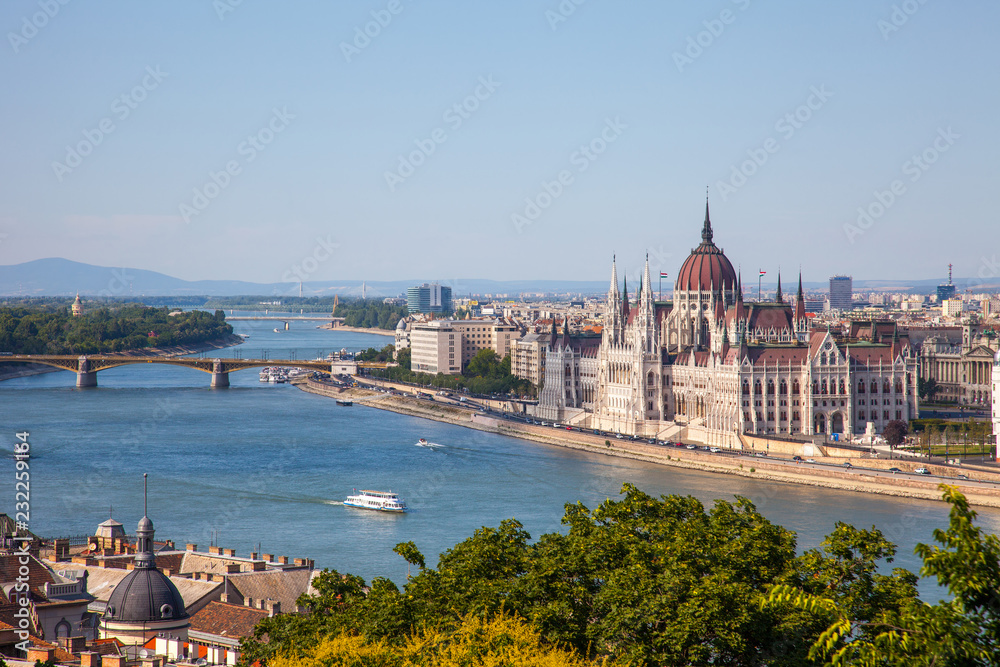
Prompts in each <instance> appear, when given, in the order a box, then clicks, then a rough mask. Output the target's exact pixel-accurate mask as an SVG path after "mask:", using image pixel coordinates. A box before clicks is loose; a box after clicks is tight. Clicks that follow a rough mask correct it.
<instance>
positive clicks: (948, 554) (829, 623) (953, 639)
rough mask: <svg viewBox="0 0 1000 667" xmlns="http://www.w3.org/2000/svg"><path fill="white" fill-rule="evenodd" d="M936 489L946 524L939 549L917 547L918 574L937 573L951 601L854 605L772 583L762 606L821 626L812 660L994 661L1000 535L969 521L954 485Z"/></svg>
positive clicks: (998, 656)
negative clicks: (787, 609) (946, 510)
mask: <svg viewBox="0 0 1000 667" xmlns="http://www.w3.org/2000/svg"><path fill="white" fill-rule="evenodd" d="M940 488H941V490H942V496H943V498H944V500H945V501H946V502H947V503H949V504H950V505H951V512H950V519H949V526H948V528H947V529H946V530H941V529H938V530H935V531H934V540H935V541H936V542H937V543H938V545H939V546H931V545H926V544H918V545H917V547H916V553H917V554H918V555H919V556H920V557H921V558H922V559H923V567H922V568H921V570H920V573H921V574H922V575H923V576H927V577H936V578H937V580H938V583H939V584H941V585H942V586H945V587H946V588H947V589H948V592H949V593H950V594H951V596H952V599H950V600H943V601H941V602H938V603H937V604H935V605H928V604H926V603H922V602H920V601H919V600H917V599H915V598H914V599H912V600H910V601H905V599H903V598H899V597H897V598H896V600H895V601H894V602H893V603H892V604H890V605H885V606H882V607H881V608H878V607H874V608H871V609H866V608H864V607H862V608H860V609H859V608H858V607H857V606H856V605H852V604H851V600H852V598H851V597H849V596H843V595H840V596H837V595H825V594H823V593H818V592H815V591H810V590H807V589H806V588H805V587H801V586H799V587H796V586H793V585H788V584H781V585H778V586H775V587H773V588H772V589H771V591H770V592H769V595H768V598H767V601H766V602H765V605H773V604H778V605H790V606H793V607H795V608H797V609H800V610H802V611H804V612H805V613H807V614H809V615H811V616H812V617H813V618H815V619H817V620H820V621H822V622H823V623H825V624H826V629H825V630H824V631H823V632H822V634H820V635H819V637H818V638H817V639H816V641H815V642H814V643H813V644H812V646H811V647H810V649H809V658H810V659H811V660H813V661H815V662H817V663H819V664H824V665H866V666H868V665H880V666H881V665H885V666H887V667H894V666H899V667H903V666H906V667H909V666H911V665H917V666H922V665H927V666H931V665H955V666H969V667H973V666H979V665H981V666H983V667H986V666H988V665H997V664H1000V642H998V641H997V638H998V637H1000V592H998V591H1000V589H998V587H997V585H996V582H997V581H998V580H1000V539H998V538H997V536H996V535H991V534H988V533H984V532H983V530H982V529H981V528H979V527H977V526H976V525H975V518H976V513H975V512H974V511H972V510H971V509H970V508H969V505H968V502H967V501H966V499H965V497H964V496H962V494H960V493H959V492H958V491H957V490H956V489H955V488H954V487H950V486H947V485H944V484H942V485H941V487H940ZM901 583H902V585H905V584H906V583H907V582H901ZM897 592H898V589H897ZM900 602H901V603H900Z"/></svg>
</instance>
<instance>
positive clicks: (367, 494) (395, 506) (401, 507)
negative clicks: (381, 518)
mask: <svg viewBox="0 0 1000 667" xmlns="http://www.w3.org/2000/svg"><path fill="white" fill-rule="evenodd" d="M344 504H345V505H347V506H348V507H359V508H361V509H365V510H378V511H379V512H405V511H406V503H404V502H403V500H402V499H401V498H400V497H399V496H398V495H397V494H395V493H392V492H391V491H388V492H387V491H359V492H358V494H357V495H354V496H347V500H345V501H344Z"/></svg>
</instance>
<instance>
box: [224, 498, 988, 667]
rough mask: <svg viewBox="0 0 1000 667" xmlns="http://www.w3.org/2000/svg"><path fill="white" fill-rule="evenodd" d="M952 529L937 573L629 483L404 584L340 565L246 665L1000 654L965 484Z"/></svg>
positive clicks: (939, 661)
mask: <svg viewBox="0 0 1000 667" xmlns="http://www.w3.org/2000/svg"><path fill="white" fill-rule="evenodd" d="M941 490H942V497H943V498H944V500H945V501H946V502H947V503H948V504H949V505H950V508H951V511H950V519H949V523H948V526H947V527H945V528H942V529H938V530H936V531H934V544H919V545H918V546H917V547H916V552H917V554H918V555H919V556H920V557H921V558H922V560H923V566H922V568H921V570H920V575H921V576H923V577H930V578H934V579H936V580H937V582H938V583H939V584H940V585H941V586H943V587H944V588H945V589H947V592H948V595H949V597H948V599H945V600H942V601H940V602H937V603H936V604H933V605H932V604H927V603H925V602H923V601H921V600H920V598H919V597H918V594H917V582H918V575H917V574H914V573H912V572H909V571H907V570H905V569H902V568H891V564H892V562H893V558H894V556H895V554H896V546H895V545H894V544H893V543H892V542H890V541H889V540H887V539H886V537H885V536H884V535H883V533H882V532H881V531H879V530H878V529H876V528H874V527H872V528H871V529H859V528H855V527H853V526H851V525H848V524H846V523H837V524H836V526H835V528H834V530H833V532H832V533H830V534H829V535H828V536H827V537H826V538H825V539H824V541H823V542H822V544H821V545H820V546H819V547H818V548H816V549H810V550H807V551H805V552H804V553H802V554H797V551H796V537H795V534H794V533H793V532H792V531H790V530H788V529H786V528H784V527H782V526H780V525H777V524H774V523H771V522H770V521H768V520H767V519H766V518H765V517H764V516H762V515H761V514H760V513H759V512H758V511H757V509H756V507H755V506H754V505H753V504H752V503H751V502H750V501H749V500H747V499H745V498H740V497H737V498H736V500H735V501H734V502H726V501H721V500H720V501H716V503H715V505H714V506H713V507H711V508H710V509H706V508H705V507H704V506H703V505H702V503H701V502H699V501H698V500H696V499H695V498H692V497H690V496H687V497H684V496H678V495H668V496H661V497H659V498H655V497H653V496H650V495H647V494H646V493H643V492H642V491H640V490H639V489H638V488H636V487H634V486H632V485H629V484H625V485H624V487H623V489H622V493H623V495H624V497H623V498H622V499H621V500H610V499H609V500H607V501H605V502H604V503H602V504H601V505H600V506H598V507H597V508H595V509H589V508H587V507H586V506H584V505H583V504H582V503H579V502H578V503H570V504H567V505H566V506H565V514H564V517H563V524H564V525H565V526H566V530H565V532H556V533H547V534H544V535H541V536H540V537H539V538H538V539H537V540H535V541H532V540H531V536H530V535H529V534H528V533H527V532H526V531H525V530H524V527H523V526H522V525H521V524H520V523H519V522H518V521H517V520H515V519H508V520H505V521H503V522H501V523H500V525H499V526H498V527H495V528H491V527H484V528H481V529H479V530H477V531H475V533H474V534H473V535H472V536H471V537H469V538H468V539H466V540H464V541H462V542H460V543H458V544H456V545H455V546H454V547H452V548H451V549H449V550H447V551H446V552H445V553H443V554H441V556H440V558H439V560H438V563H437V566H436V567H430V566H428V564H427V562H426V559H425V558H424V556H423V554H422V553H421V552H420V551H419V550H418V548H417V546H416V545H415V544H414V543H413V542H405V543H401V544H398V545H397V546H396V547H395V549H394V551H395V553H397V554H398V555H400V556H401V557H402V558H404V559H405V560H406V562H407V563H409V564H410V566H411V567H412V568H415V570H416V573H415V574H414V575H413V576H408V580H407V582H406V583H405V584H404V585H403V587H402V589H400V588H399V587H398V586H397V585H396V584H395V583H393V582H392V581H390V580H388V579H385V578H381V577H377V578H375V579H374V580H372V582H371V583H370V584H369V583H366V582H365V581H364V580H363V579H362V578H360V577H357V576H354V575H350V574H341V573H339V572H337V571H336V570H324V571H323V572H322V573H321V574H320V575H319V576H318V577H317V578H316V579H315V580H314V582H313V586H314V588H315V590H316V594H314V595H303V596H302V597H301V598H300V599H299V602H298V603H299V604H300V605H302V606H303V607H304V608H305V609H306V613H305V614H302V615H298V614H287V615H279V616H274V617H270V618H265V619H263V620H262V621H261V622H260V623H258V625H257V626H256V628H255V630H254V632H253V635H252V636H251V637H248V638H246V639H244V641H243V642H242V643H241V647H240V648H241V651H242V657H241V661H242V664H244V665H250V664H254V663H255V662H259V664H260V665H264V666H271V667H284V666H286V665H303V666H306V667H310V666H313V665H316V666H318V665H323V666H325V667H329V666H332V665H442V666H444V665H490V664H497V665H500V664H502V665H543V664H544V665H598V664H604V665H632V666H635V667H644V666H653V665H657V666H660V665H664V666H698V667H709V666H713V665H730V666H733V667H743V666H746V667H750V666H758V665H773V666H781V667H784V666H788V667H792V666H796V667H797V666H802V665H866V666H886V667H890V666H892V667H894V666H904V665H905V666H907V667H910V666H913V665H918V666H923V665H926V666H930V665H952V666H970V667H971V666H979V665H982V666H986V665H998V664H1000V641H998V638H1000V587H998V586H997V582H998V581H1000V540H998V538H997V537H996V536H995V535H991V534H988V533H986V532H984V531H983V530H982V528H980V527H978V526H976V522H975V519H976V513H975V512H974V511H972V510H971V509H970V508H969V505H968V503H967V502H966V499H965V498H964V496H962V495H961V494H960V493H958V492H957V491H956V490H955V489H954V488H953V487H948V486H945V485H942V486H941Z"/></svg>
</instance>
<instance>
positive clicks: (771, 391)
mask: <svg viewBox="0 0 1000 667" xmlns="http://www.w3.org/2000/svg"><path fill="white" fill-rule="evenodd" d="M767 395H768V396H774V380H768V381H767Z"/></svg>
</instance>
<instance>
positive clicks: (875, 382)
mask: <svg viewBox="0 0 1000 667" xmlns="http://www.w3.org/2000/svg"><path fill="white" fill-rule="evenodd" d="M872 393H873V394H877V393H878V380H872Z"/></svg>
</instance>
